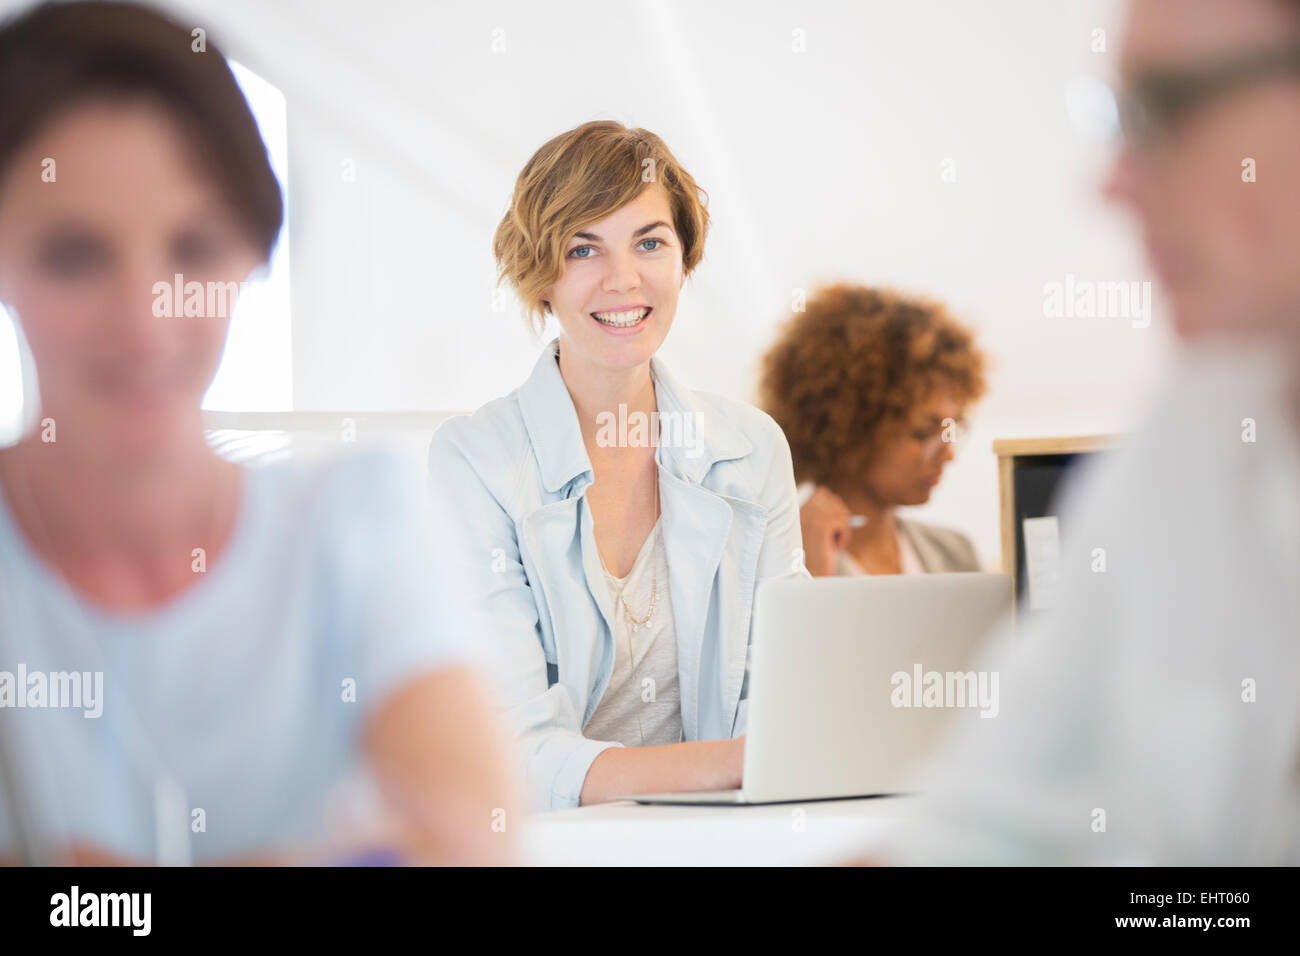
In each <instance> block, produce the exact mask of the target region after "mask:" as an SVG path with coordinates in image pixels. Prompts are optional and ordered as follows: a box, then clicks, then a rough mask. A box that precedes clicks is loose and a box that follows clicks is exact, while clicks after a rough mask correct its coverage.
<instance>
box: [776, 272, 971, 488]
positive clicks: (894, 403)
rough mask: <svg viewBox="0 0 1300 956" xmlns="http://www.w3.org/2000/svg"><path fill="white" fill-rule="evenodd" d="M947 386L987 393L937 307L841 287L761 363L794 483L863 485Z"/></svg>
mask: <svg viewBox="0 0 1300 956" xmlns="http://www.w3.org/2000/svg"><path fill="white" fill-rule="evenodd" d="M941 386H942V387H945V388H947V389H948V390H950V391H951V393H952V394H953V396H954V397H955V398H956V399H957V400H958V401H960V402H962V403H963V404H966V403H968V402H972V401H975V400H977V399H978V398H980V397H981V396H982V395H983V394H984V391H985V382H984V357H983V355H982V354H981V353H980V352H979V350H978V349H977V348H976V347H975V344H974V339H973V336H972V335H971V333H970V331H968V330H967V329H966V328H964V327H963V326H961V325H959V324H957V323H956V322H954V321H953V319H952V318H951V317H950V316H949V315H948V312H947V310H946V309H945V308H944V307H943V306H942V305H940V304H939V303H936V302H929V301H924V300H920V299H913V298H906V297H904V296H901V295H899V294H897V293H894V292H890V291H888V290H882V289H872V288H867V287H865V286H860V285H851V284H848V283H841V284H837V285H831V286H826V287H823V288H821V289H818V290H816V291H815V292H814V293H813V295H812V297H811V298H810V299H809V300H808V302H807V309H806V311H803V312H795V313H794V314H793V315H792V316H791V317H790V318H789V319H788V320H787V321H786V323H785V324H784V325H783V326H782V328H781V331H780V332H779V334H778V337H777V340H776V342H775V343H774V344H773V345H772V347H771V348H770V349H768V351H767V354H766V355H765V356H764V357H763V364H762V377H761V380H760V383H759V404H760V405H761V406H762V407H763V408H764V409H765V410H766V411H767V412H768V414H770V415H771V416H772V417H773V418H774V419H776V421H777V424H779V425H780V426H781V428H782V429H783V430H784V431H785V434H786V437H787V438H788V439H789V441H790V452H791V454H792V456H793V457H794V471H795V477H796V479H797V480H799V481H812V482H816V483H818V484H825V485H827V486H828V487H831V488H832V489H834V488H842V487H845V486H847V485H851V484H853V483H854V482H856V481H858V480H859V478H860V476H861V475H862V473H863V471H865V470H866V468H867V466H868V465H869V463H870V461H871V459H872V457H873V456H874V455H875V454H876V452H877V451H878V449H879V448H880V447H881V444H882V442H884V441H887V440H889V439H891V438H892V437H894V436H895V435H896V434H897V433H898V430H901V429H902V428H905V427H906V424H905V423H906V420H907V417H908V413H909V412H910V410H911V409H912V408H914V407H915V406H916V405H918V404H920V403H922V402H924V401H926V400H927V399H928V398H929V397H930V396H931V395H932V394H933V393H934V391H935V389H936V388H939V387H941Z"/></svg>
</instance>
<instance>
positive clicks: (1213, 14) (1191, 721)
mask: <svg viewBox="0 0 1300 956" xmlns="http://www.w3.org/2000/svg"><path fill="white" fill-rule="evenodd" d="M1298 52H1300V2H1297V0H1133V2H1132V3H1131V5H1130V7H1129V13H1128V23H1127V31H1126V37H1125V41H1124V46H1123V52H1122V56H1121V59H1120V64H1119V70H1120V93H1119V95H1118V97H1117V98H1118V101H1119V104H1120V113H1121V116H1122V117H1123V121H1122V123H1123V132H1124V140H1123V143H1122V144H1121V147H1120V149H1119V151H1118V156H1117V158H1116V161H1115V165H1114V169H1113V171H1112V173H1111V175H1110V177H1109V180H1108V181H1107V183H1106V185H1105V192H1106V195H1107V196H1108V197H1109V198H1110V199H1112V200H1113V201H1116V202H1118V203H1119V204H1121V205H1123V206H1124V207H1126V208H1127V209H1128V210H1129V211H1130V212H1131V213H1133V215H1134V217H1135V219H1136V220H1137V223H1138V225H1139V227H1140V230H1141V233H1142V237H1143V239H1144V241H1145V245H1146V249H1147V252H1148V256H1149V259H1150V261H1151V263H1152V265H1153V267H1154V269H1155V270H1156V272H1157V273H1158V274H1159V278H1160V280H1161V286H1162V288H1163V291H1164V295H1165V301H1166V302H1167V312H1168V314H1169V315H1170V317H1171V318H1172V321H1173V324H1174V327H1175V329H1176V330H1177V332H1178V336H1179V339H1180V342H1181V345H1182V349H1181V354H1180V356H1179V363H1178V367H1177V369H1176V371H1175V373H1174V375H1173V377H1172V379H1171V380H1170V381H1169V382H1168V383H1167V384H1166V386H1165V388H1164V391H1163V393H1162V395H1161V396H1160V398H1159V399H1158V400H1157V401H1156V402H1155V405H1154V407H1153V408H1152V409H1150V410H1149V411H1148V412H1147V414H1146V416H1145V420H1144V422H1143V424H1142V425H1141V427H1140V428H1139V429H1138V430H1137V431H1136V433H1135V434H1134V435H1133V436H1132V438H1131V439H1130V441H1129V442H1127V443H1126V445H1125V447H1123V448H1121V449H1119V450H1117V451H1115V452H1111V453H1108V454H1107V456H1105V458H1103V459H1100V460H1097V461H1095V462H1092V463H1089V464H1088V465H1087V466H1085V468H1084V469H1083V471H1082V472H1081V473H1079V474H1077V475H1075V476H1074V478H1073V479H1072V481H1071V485H1070V487H1069V488H1068V489H1067V490H1066V492H1065V494H1064V496H1063V502H1062V505H1061V509H1060V510H1061V515H1062V527H1063V529H1064V536H1063V538H1062V544H1061V567H1060V589H1059V592H1058V598H1057V602H1056V605H1055V607H1054V608H1052V609H1051V610H1050V611H1047V612H1044V613H1042V614H1036V615H1035V616H1034V617H1033V618H1032V619H1028V620H1026V621H1023V622H1022V627H1021V629H1020V630H1021V633H1018V634H1016V635H1012V634H1011V633H1010V632H1005V633H1003V634H1001V635H1000V636H999V637H998V638H997V639H996V640H995V641H994V642H993V644H992V646H991V647H990V648H989V649H988V651H987V654H986V657H985V659H984V660H983V661H982V662H981V663H979V664H978V665H977V666H978V667H979V668H980V669H981V670H988V671H992V672H996V673H999V674H1000V677H1001V688H1002V690H1001V702H1000V703H1001V708H1000V712H999V716H998V717H997V719H995V720H988V721H973V722H969V723H968V724H966V725H965V726H964V727H963V728H962V729H961V730H959V731H956V732H955V733H954V734H953V735H952V736H951V737H950V738H949V740H948V741H947V743H946V746H945V747H944V748H942V751H941V753H940V754H939V755H938V756H937V757H935V758H934V759H933V760H932V762H931V764H930V766H929V768H928V769H926V770H925V771H924V772H922V773H921V774H919V775H918V777H917V779H916V780H915V786H914V787H913V788H912V789H914V790H915V791H917V792H919V793H921V794H922V796H921V797H920V798H919V799H918V801H917V802H916V803H915V804H914V805H912V806H911V807H910V812H909V813H908V814H907V817H906V818H905V821H904V822H903V824H902V825H901V826H900V827H898V828H897V829H896V830H894V831H893V832H892V833H891V834H890V835H889V836H888V837H887V838H886V839H885V840H884V841H883V842H881V843H877V844H876V845H874V846H873V847H871V848H870V853H871V855H872V856H873V857H874V858H876V859H882V860H889V861H893V862H898V863H910V864H928V863H937V864H954V863H973V864H1007V863H1011V864H1021V863H1023V864H1056V863H1074V864H1079V863H1083V864H1162V865H1192V864H1211V865H1220V864H1252V865H1278V864H1290V865H1295V864H1297V863H1300V695H1297V694H1296V692H1295V675H1296V674H1297V673H1300V586H1297V578H1298V576H1300V268H1297V262H1300V68H1297V65H1298V62H1300V58H1298V57H1297V53H1298Z"/></svg>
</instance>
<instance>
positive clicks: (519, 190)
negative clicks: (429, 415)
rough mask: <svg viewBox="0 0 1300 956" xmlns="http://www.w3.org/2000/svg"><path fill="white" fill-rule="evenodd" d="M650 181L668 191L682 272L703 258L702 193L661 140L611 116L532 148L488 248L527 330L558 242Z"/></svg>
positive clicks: (548, 280)
mask: <svg viewBox="0 0 1300 956" xmlns="http://www.w3.org/2000/svg"><path fill="white" fill-rule="evenodd" d="M654 183H658V184H660V185H662V186H663V187H664V189H665V190H666V191H667V193H668V201H669V205H670V207H671V208H672V214H673V229H674V230H676V232H677V238H678V240H679V241H680V242H681V244H682V265H683V268H684V272H685V274H686V275H690V274H691V271H692V270H693V269H694V268H695V267H696V266H697V265H699V263H700V260H701V259H702V258H703V257H704V238H705V236H706V235H707V234H708V231H709V213H708V210H707V209H706V208H705V207H706V204H707V202H708V196H707V194H706V193H705V192H704V190H702V189H701V188H700V187H699V186H698V185H697V184H696V182H695V180H694V178H692V176H691V174H690V173H688V172H687V171H686V170H685V169H683V168H682V165H681V163H679V162H678V161H677V158H676V157H675V156H673V154H672V152H671V151H670V150H669V149H668V147H667V146H666V145H665V144H664V141H663V140H662V139H660V138H659V137H658V136H656V135H655V134H654V133H651V132H650V131H649V130H644V129H631V128H629V127H627V126H624V125H623V124H622V123H618V122H614V121H613V120H598V121H594V122H590V123H583V124H582V125H581V126H578V127H576V128H574V129H571V130H569V131H568V132H567V133H561V134H560V135H559V136H556V137H555V138H554V139H552V140H550V141H549V142H547V143H546V144H545V145H544V146H542V148H541V149H539V150H538V151H537V152H536V153H534V154H533V156H532V158H531V159H530V160H528V163H527V164H526V165H525V166H524V168H523V171H522V172H521V173H520V174H519V178H518V179H517V180H516V181H515V189H514V194H513V196H512V197H511V200H510V208H509V209H508V210H507V211H506V214H505V216H503V217H502V219H501V223H500V225H498V226H497V230H496V235H495V236H494V237H493V240H492V252H493V254H494V255H495V256H496V261H497V280H498V282H506V283H508V284H509V285H510V286H511V287H512V288H513V289H514V291H515V293H516V294H517V295H518V296H519V299H520V301H521V302H522V303H523V305H524V310H525V314H526V315H527V317H528V319H529V321H530V322H531V323H532V324H533V326H534V328H536V329H539V330H540V328H541V327H542V325H543V323H544V322H545V318H546V315H547V313H549V312H550V311H551V305H550V303H549V302H547V301H546V298H545V297H546V294H547V292H548V290H550V288H551V287H552V286H553V285H555V283H556V281H557V280H558V279H559V278H560V276H561V275H562V274H563V273H564V247H565V244H566V243H567V242H568V241H569V240H570V239H571V238H572V237H573V234H574V233H575V232H578V231H579V230H580V229H582V227H583V226H588V225H590V224H591V223H593V222H598V221H600V220H601V219H604V218H605V217H606V216H608V215H610V214H611V213H613V212H616V211H617V210H619V209H621V208H622V207H624V206H626V205H627V204H628V203H629V202H631V201H632V200H634V199H636V198H637V196H639V195H640V194H641V192H642V190H644V189H646V188H648V187H649V186H650V185H652V184H654Z"/></svg>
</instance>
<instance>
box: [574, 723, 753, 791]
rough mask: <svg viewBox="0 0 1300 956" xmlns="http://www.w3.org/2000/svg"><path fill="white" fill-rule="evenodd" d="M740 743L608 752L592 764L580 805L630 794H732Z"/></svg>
mask: <svg viewBox="0 0 1300 956" xmlns="http://www.w3.org/2000/svg"><path fill="white" fill-rule="evenodd" d="M743 758H744V738H743V737H737V738H735V739H733V740H703V741H691V742H688V743H680V744H662V745H660V746H657V747H611V748H609V749H608V750H603V751H601V753H600V754H599V755H598V756H597V757H596V759H595V760H594V761H592V764H591V767H590V769H588V771H587V779H586V781H585V782H584V783H583V785H582V795H581V797H580V798H579V802H580V803H581V804H583V805H584V806H585V805H586V804H589V803H603V802H605V801H607V800H612V799H614V798H616V797H621V796H627V795H628V794H634V793H664V792H673V791H690V790H732V789H734V788H736V787H739V786H740V782H741V769H742V761H743Z"/></svg>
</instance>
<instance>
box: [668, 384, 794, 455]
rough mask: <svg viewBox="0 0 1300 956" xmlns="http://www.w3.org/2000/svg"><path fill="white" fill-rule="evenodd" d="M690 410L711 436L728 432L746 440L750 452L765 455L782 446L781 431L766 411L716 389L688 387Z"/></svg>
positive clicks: (783, 439)
mask: <svg viewBox="0 0 1300 956" xmlns="http://www.w3.org/2000/svg"><path fill="white" fill-rule="evenodd" d="M689 395H690V400H691V402H692V404H693V406H694V410H695V411H697V412H698V413H699V414H700V416H701V419H702V421H701V423H700V424H701V425H702V427H704V428H705V429H707V433H708V434H710V435H714V436H721V435H723V434H729V435H731V436H733V437H734V436H739V437H741V438H743V439H745V440H747V441H748V442H749V443H750V444H751V445H752V446H753V452H754V453H756V454H760V455H768V454H770V453H771V451H772V450H773V448H775V447H785V446H786V440H785V433H784V432H783V431H781V426H780V425H778V424H777V423H776V419H774V418H773V417H772V416H771V415H769V414H768V413H767V412H765V411H763V410H762V409H761V408H758V407H757V406H754V405H751V404H749V403H748V402H744V401H741V400H739V399H735V398H730V397H729V396H726V395H721V394H719V393H717V392H709V391H703V390H701V389H690V391H689Z"/></svg>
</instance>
